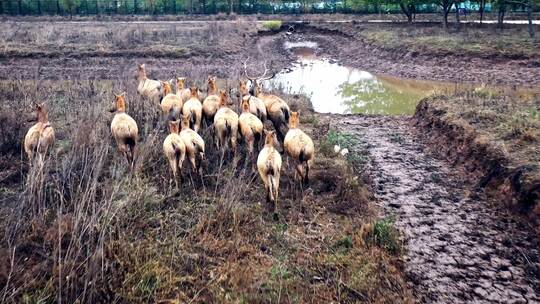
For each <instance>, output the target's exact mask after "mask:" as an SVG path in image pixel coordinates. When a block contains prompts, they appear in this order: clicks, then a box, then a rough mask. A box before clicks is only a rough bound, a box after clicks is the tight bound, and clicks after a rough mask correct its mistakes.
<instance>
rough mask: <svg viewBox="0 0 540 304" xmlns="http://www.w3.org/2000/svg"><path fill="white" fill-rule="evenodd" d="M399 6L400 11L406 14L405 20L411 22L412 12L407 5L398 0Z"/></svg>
mask: <svg viewBox="0 0 540 304" xmlns="http://www.w3.org/2000/svg"><path fill="white" fill-rule="evenodd" d="M399 7H400V8H401V12H403V14H405V16H407V21H408V22H409V23H412V12H411V10H410V9H409V7H408V6H406V5H405V4H403V3H402V2H399Z"/></svg>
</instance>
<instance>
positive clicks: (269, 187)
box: [257, 131, 281, 207]
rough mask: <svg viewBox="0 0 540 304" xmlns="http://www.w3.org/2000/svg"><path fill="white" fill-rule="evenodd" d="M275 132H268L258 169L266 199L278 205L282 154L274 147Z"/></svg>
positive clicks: (258, 160)
mask: <svg viewBox="0 0 540 304" xmlns="http://www.w3.org/2000/svg"><path fill="white" fill-rule="evenodd" d="M274 138H275V132H274V131H268V132H267V133H266V137H265V141H264V148H263V149H262V150H261V152H259V157H258V158H257V169H258V171H259V175H260V176H261V179H262V181H263V183H264V188H265V189H266V201H267V202H270V203H273V204H274V207H276V206H277V201H278V193H279V178H280V174H281V155H280V154H279V152H278V151H277V150H276V148H275V147H274Z"/></svg>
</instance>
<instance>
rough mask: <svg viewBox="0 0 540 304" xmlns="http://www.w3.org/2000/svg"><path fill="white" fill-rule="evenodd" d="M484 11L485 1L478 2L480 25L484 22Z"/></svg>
mask: <svg viewBox="0 0 540 304" xmlns="http://www.w3.org/2000/svg"><path fill="white" fill-rule="evenodd" d="M485 10H486V0H479V1H478V13H479V14H480V24H482V21H483V20H484V12H485Z"/></svg>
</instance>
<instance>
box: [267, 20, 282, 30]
mask: <svg viewBox="0 0 540 304" xmlns="http://www.w3.org/2000/svg"><path fill="white" fill-rule="evenodd" d="M281 25H282V22H281V20H268V21H264V22H263V27H264V28H265V29H267V30H270V31H277V30H279V29H280V28H281Z"/></svg>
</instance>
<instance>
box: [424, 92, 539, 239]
mask: <svg viewBox="0 0 540 304" xmlns="http://www.w3.org/2000/svg"><path fill="white" fill-rule="evenodd" d="M414 123H415V124H416V125H417V126H418V127H419V129H420V130H421V131H422V133H423V134H424V135H425V138H426V140H427V141H428V142H429V143H430V144H431V145H430V146H431V147H432V148H431V149H433V150H434V152H436V153H437V154H439V155H440V156H442V157H445V158H447V159H448V160H450V161H451V162H453V163H454V164H455V165H456V166H457V168H459V169H462V170H464V171H465V172H467V173H468V174H471V175H472V176H473V177H476V178H477V180H478V186H479V187H482V188H485V189H486V192H487V193H489V194H491V195H493V197H494V198H496V200H497V201H499V202H500V203H503V204H507V205H508V206H509V207H510V208H511V209H513V210H515V211H517V212H519V213H522V214H524V215H525V216H526V217H527V218H528V219H530V220H531V221H532V223H533V224H534V226H535V229H536V231H540V99H539V98H538V96H534V95H533V96H520V97H516V96H513V97H509V96H499V95H497V94H494V93H491V92H488V91H486V90H483V89H477V90H475V91H474V92H467V93H463V94H460V95H454V96H432V97H428V98H426V99H424V100H422V101H421V102H420V103H419V104H418V106H417V108H416V114H415V115H414Z"/></svg>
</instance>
